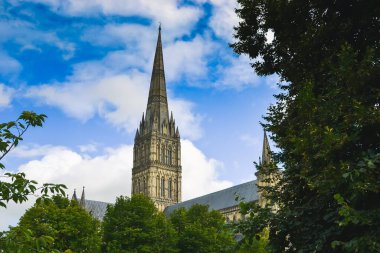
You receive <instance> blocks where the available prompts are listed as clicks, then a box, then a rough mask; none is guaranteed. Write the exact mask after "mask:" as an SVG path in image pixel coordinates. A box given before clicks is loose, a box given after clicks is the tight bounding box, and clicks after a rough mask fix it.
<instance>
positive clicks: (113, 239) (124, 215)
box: [103, 194, 177, 253]
mask: <svg viewBox="0 0 380 253" xmlns="http://www.w3.org/2000/svg"><path fill="white" fill-rule="evenodd" d="M103 231H104V234H103V247H104V250H103V251H105V252H118V253H119V252H120V253H122V252H177V250H176V248H175V243H176V235H175V231H174V229H173V227H172V225H171V223H170V222H169V221H168V220H167V219H166V217H165V216H164V214H163V213H159V212H158V210H157V208H156V207H155V206H154V203H153V202H152V200H151V199H150V198H148V197H146V196H144V195H141V194H134V195H132V197H131V198H127V197H123V196H121V197H118V198H117V199H116V203H115V204H114V205H108V207H107V212H106V214H105V216H104V219H103Z"/></svg>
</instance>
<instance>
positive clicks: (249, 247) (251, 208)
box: [234, 202, 274, 253]
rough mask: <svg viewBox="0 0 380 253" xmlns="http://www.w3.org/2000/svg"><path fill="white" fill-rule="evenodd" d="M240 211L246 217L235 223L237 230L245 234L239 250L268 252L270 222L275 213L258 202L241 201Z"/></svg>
mask: <svg viewBox="0 0 380 253" xmlns="http://www.w3.org/2000/svg"><path fill="white" fill-rule="evenodd" d="M239 206H240V213H241V214H242V216H244V217H245V218H244V219H241V220H239V221H238V222H236V223H235V224H234V228H235V232H236V233H238V234H241V235H243V238H242V239H241V240H240V241H239V243H238V245H237V248H238V250H237V252H257V253H260V252H262V253H265V252H267V245H268V242H269V241H268V239H269V229H268V226H269V223H268V221H269V220H271V218H272V216H273V215H274V213H273V212H272V209H271V208H269V207H265V208H262V207H260V206H259V205H258V203H257V202H240V204H239Z"/></svg>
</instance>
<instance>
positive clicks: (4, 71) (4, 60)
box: [0, 50, 22, 77]
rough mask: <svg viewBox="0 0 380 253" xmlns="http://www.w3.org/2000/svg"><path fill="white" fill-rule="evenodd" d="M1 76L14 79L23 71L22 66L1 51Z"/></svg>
mask: <svg viewBox="0 0 380 253" xmlns="http://www.w3.org/2000/svg"><path fill="white" fill-rule="evenodd" d="M0 59H1V60H0V75H3V76H9V77H12V76H14V75H17V74H18V73H19V72H20V70H21V69H22V66H21V64H20V63H19V62H18V61H17V60H16V59H15V58H13V57H11V56H10V55H8V54H7V53H5V52H2V51H1V50H0Z"/></svg>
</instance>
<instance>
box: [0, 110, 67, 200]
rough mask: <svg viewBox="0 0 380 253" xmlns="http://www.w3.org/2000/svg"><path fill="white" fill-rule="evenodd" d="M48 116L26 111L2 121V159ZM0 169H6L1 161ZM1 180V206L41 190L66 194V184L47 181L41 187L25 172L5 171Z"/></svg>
mask: <svg viewBox="0 0 380 253" xmlns="http://www.w3.org/2000/svg"><path fill="white" fill-rule="evenodd" d="M45 118H46V115H45V114H36V113H34V112H29V111H24V112H22V113H21V115H20V116H19V117H18V118H17V120H15V121H10V122H6V123H0V161H1V160H2V159H3V158H4V157H5V156H6V155H7V154H8V153H9V152H10V151H11V150H12V149H13V148H15V147H16V146H17V145H18V144H19V142H20V141H22V140H23V135H24V134H25V132H26V131H27V130H28V129H29V127H36V126H39V127H42V124H43V123H44V121H45ZM0 169H5V167H4V165H3V164H2V163H0ZM1 177H2V178H3V179H1V180H0V207H6V206H7V203H8V202H9V201H14V202H16V203H21V202H24V201H27V200H28V196H30V195H33V194H35V192H37V191H39V192H40V193H41V194H42V196H47V195H48V193H52V194H54V193H61V194H64V193H65V192H64V190H63V189H66V186H64V185H62V184H50V183H45V184H43V185H42V186H41V187H38V186H37V182H36V181H34V180H29V179H27V178H26V177H25V173H10V172H7V173H4V174H3V175H2V176H1Z"/></svg>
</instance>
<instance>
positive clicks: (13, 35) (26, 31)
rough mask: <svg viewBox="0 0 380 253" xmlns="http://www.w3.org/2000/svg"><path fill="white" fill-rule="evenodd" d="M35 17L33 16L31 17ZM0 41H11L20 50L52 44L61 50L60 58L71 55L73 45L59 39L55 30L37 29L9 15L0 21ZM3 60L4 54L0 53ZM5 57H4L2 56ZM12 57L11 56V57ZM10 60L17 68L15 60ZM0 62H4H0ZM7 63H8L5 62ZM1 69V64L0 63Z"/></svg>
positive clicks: (73, 51) (34, 48)
mask: <svg viewBox="0 0 380 253" xmlns="http://www.w3.org/2000/svg"><path fill="white" fill-rule="evenodd" d="M32 18H35V17H32ZM0 34H1V35H2V36H0V43H5V42H7V41H12V42H13V43H16V44H18V45H20V46H21V48H20V50H21V51H24V50H36V51H41V49H40V47H41V45H42V44H48V45H52V46H54V47H57V48H58V49H59V50H61V51H62V52H63V54H62V58H63V59H65V60H67V59H70V58H71V57H73V55H74V53H75V46H74V44H73V43H71V42H68V41H65V40H62V39H60V38H59V37H58V36H57V35H56V34H55V32H51V31H43V30H38V29H37V27H36V26H35V25H34V24H32V23H30V22H25V21H21V20H17V19H14V17H11V16H9V17H8V19H7V20H6V21H0ZM0 58H1V59H2V61H3V58H4V55H0ZM4 59H5V58H4ZM12 59H13V58H12ZM14 61H15V60H14V59H13V61H10V62H11V63H12V65H13V66H14V68H17V69H19V68H20V66H18V64H17V62H14ZM0 64H5V63H4V62H3V63H0ZM7 64H8V63H7ZM0 69H1V65H0Z"/></svg>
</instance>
